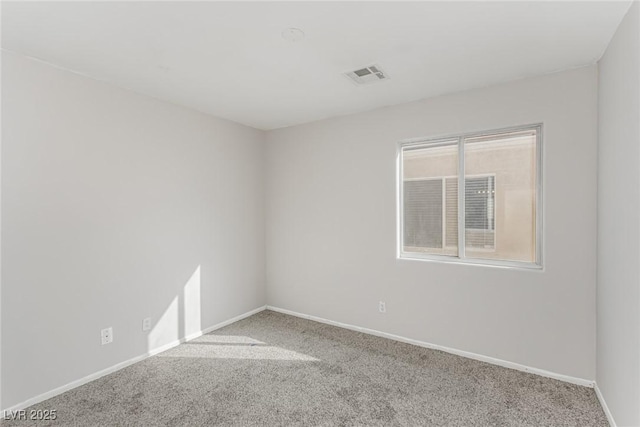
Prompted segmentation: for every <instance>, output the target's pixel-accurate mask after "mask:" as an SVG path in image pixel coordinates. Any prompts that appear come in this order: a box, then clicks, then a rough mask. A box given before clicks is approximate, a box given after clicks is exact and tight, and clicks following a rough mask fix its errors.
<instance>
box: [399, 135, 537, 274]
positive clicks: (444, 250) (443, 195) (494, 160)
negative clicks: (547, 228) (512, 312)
mask: <svg viewBox="0 0 640 427" xmlns="http://www.w3.org/2000/svg"><path fill="white" fill-rule="evenodd" d="M540 131H541V127H540V126H531V127H527V128H521V129H515V130H505V131H496V132H491V133H484V134H481V135H462V136H457V137H452V138H443V139H438V140H428V141H420V142H410V143H403V144H401V145H400V173H401V179H400V187H401V188H400V197H399V199H400V213H401V217H400V222H401V224H400V229H401V235H400V238H401V242H400V256H401V257H408V258H415V257H418V258H439V259H451V258H453V257H455V258H459V259H462V260H468V259H471V260H474V261H476V262H478V261H480V262H483V263H486V262H489V263H494V264H501V265H524V266H536V265H541V251H540V249H541V247H540V244H541V242H540V237H539V234H541V233H540V231H541V230H540V224H541V218H540V211H541V204H540V200H539V198H540V194H541V188H540V182H541V179H540V164H539V163H540V158H541V155H540V154H541V141H540V137H541V135H540ZM460 170H462V171H463V173H460V172H459V171H460ZM459 176H463V177H464V179H463V180H462V183H461V184H462V185H460V184H459V182H458V177H459ZM459 194H462V195H463V197H459ZM459 204H462V206H464V209H463V212H460V215H459V212H458V205H459ZM460 228H464V233H463V235H462V236H460V235H459V233H458V230H459V229H460ZM460 248H462V250H461V249H460ZM443 256H444V257H448V258H443Z"/></svg>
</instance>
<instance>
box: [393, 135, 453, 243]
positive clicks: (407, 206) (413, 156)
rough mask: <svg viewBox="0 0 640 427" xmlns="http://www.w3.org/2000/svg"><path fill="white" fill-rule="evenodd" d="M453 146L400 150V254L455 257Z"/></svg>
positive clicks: (450, 143) (441, 145)
mask: <svg viewBox="0 0 640 427" xmlns="http://www.w3.org/2000/svg"><path fill="white" fill-rule="evenodd" d="M457 144H458V141H457V140H449V141H442V142H439V143H433V144H429V145H428V146H421V147H418V148H414V147H407V148H404V149H403V150H402V172H403V177H402V178H403V215H404V217H403V236H402V238H403V250H404V252H421V253H428V254H439V255H457V254H458V222H457V216H458V188H457V185H458V184H457V178H456V175H457V173H458V146H457Z"/></svg>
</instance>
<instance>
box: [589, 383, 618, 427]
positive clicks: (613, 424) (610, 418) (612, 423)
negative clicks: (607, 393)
mask: <svg viewBox="0 0 640 427" xmlns="http://www.w3.org/2000/svg"><path fill="white" fill-rule="evenodd" d="M594 388H595V390H596V396H598V400H599V401H600V405H601V406H602V410H603V411H604V414H605V415H606V416H607V421H609V425H610V426H611V427H617V424H616V421H615V420H614V419H613V415H612V414H611V411H610V410H609V407H608V406H607V402H606V401H605V400H604V396H603V395H602V392H601V391H600V388H599V387H598V384H597V383H596V384H595V387H594Z"/></svg>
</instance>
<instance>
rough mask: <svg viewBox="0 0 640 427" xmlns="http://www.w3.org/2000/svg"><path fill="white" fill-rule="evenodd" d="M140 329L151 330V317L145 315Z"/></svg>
mask: <svg viewBox="0 0 640 427" xmlns="http://www.w3.org/2000/svg"><path fill="white" fill-rule="evenodd" d="M142 330H143V331H149V330H151V317H147V318H145V319H143V320H142Z"/></svg>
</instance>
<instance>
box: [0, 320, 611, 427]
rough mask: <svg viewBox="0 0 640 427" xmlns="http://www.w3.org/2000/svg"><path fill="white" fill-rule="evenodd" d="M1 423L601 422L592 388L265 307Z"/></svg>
mask: <svg viewBox="0 0 640 427" xmlns="http://www.w3.org/2000/svg"><path fill="white" fill-rule="evenodd" d="M31 409H56V410H57V415H58V419H57V420H56V421H55V422H47V423H39V424H37V423H32V422H29V421H16V422H3V425H6V426H14V425H15V426H27V425H73V426H112V425H113V426H208V425H234V426H278V425H297V426H302V425H304V426H350V425H359V426H536V427H539V426H579V427H589V426H607V421H606V419H605V416H604V413H603V411H602V409H601V407H600V405H599V404H598V401H597V398H596V395H595V393H594V391H593V390H592V389H589V388H586V387H580V386H576V385H572V384H567V383H563V382H560V381H556V380H552V379H548V378H543V377H539V376H536V375H532V374H527V373H523V372H519V371H514V370H510V369H506V368H501V367H497V366H493V365H489V364H486V363H483V362H478V361H475V360H470V359H465V358H462V357H459V356H454V355H451V354H448V353H443V352H440V351H435V350H428V349H424V348H420V347H415V346H411V345H408V344H403V343H398V342H395V341H390V340H386V339H383V338H377V337H373V336H369V335H364V334H360V333H357V332H352V331H348V330H345V329H340V328H336V327H333V326H327V325H323V324H320V323H316V322H311V321H307V320H302V319H298V318H295V317H291V316H286V315H283V314H279V313H275V312H272V311H264V312H261V313H259V314H256V315H254V316H252V317H250V318H247V319H245V320H242V321H240V322H237V323H234V324H232V325H229V326H227V327H225V328H223V329H220V330H218V331H215V332H213V333H211V334H208V335H205V336H202V337H200V338H198V339H196V340H194V341H191V342H189V343H186V344H183V345H181V346H179V347H176V348H174V349H172V350H169V351H167V352H164V353H162V354H159V355H157V356H154V357H152V358H149V359H147V360H144V361H142V362H140V363H137V364H135V365H133V366H130V367H128V368H125V369H122V370H120V371H118V372H116V373H113V374H110V375H108V376H105V377H103V378H100V379H98V380H96V381H93V382H91V383H89V384H86V385H84V386H82V387H79V388H77V389H74V390H71V391H69V392H67V393H64V394H62V395H60V396H57V397H54V398H52V399H50V400H47V401H45V402H42V403H40V404H38V405H35V406H33V407H32V408H31Z"/></svg>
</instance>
